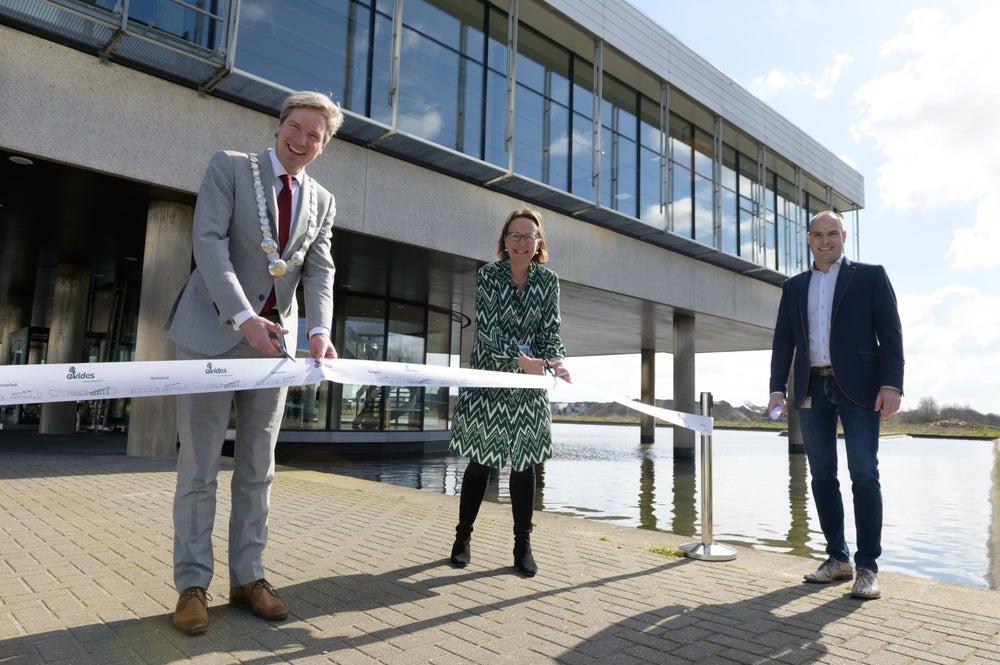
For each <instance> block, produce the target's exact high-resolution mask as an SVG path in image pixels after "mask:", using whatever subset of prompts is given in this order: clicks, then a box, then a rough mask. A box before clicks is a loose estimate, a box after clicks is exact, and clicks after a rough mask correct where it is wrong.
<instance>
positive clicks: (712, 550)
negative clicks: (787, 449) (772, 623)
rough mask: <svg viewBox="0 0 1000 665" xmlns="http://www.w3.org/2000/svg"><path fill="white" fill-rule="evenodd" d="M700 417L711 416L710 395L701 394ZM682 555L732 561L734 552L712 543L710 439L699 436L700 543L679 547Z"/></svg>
mask: <svg viewBox="0 0 1000 665" xmlns="http://www.w3.org/2000/svg"><path fill="white" fill-rule="evenodd" d="M701 415H703V416H706V417H707V416H711V415H712V393H702V394H701ZM681 549H682V550H684V553H685V554H686V555H687V556H689V557H691V558H692V559H701V560H702V561H732V560H733V559H735V558H736V550H734V549H733V548H732V547H729V546H728V545H720V544H719V543H713V542H712V437H711V435H705V434H702V435H701V542H700V543H687V544H685V545H681Z"/></svg>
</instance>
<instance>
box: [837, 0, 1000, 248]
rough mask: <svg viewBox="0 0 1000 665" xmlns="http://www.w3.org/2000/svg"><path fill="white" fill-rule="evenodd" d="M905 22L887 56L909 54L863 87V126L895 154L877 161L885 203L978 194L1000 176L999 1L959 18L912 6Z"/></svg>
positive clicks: (859, 128)
mask: <svg viewBox="0 0 1000 665" xmlns="http://www.w3.org/2000/svg"><path fill="white" fill-rule="evenodd" d="M906 23H907V32H906V33H904V34H901V35H898V36H896V37H894V38H892V39H890V40H889V41H888V42H887V43H886V44H885V45H884V46H883V49H882V55H883V57H884V58H891V57H898V56H899V55H903V56H904V57H909V59H907V60H906V61H905V62H904V63H903V64H902V65H901V66H900V67H899V68H897V69H896V70H895V71H892V72H889V73H886V74H881V75H879V76H876V77H875V78H873V79H871V80H870V81H869V82H868V83H866V84H864V85H863V86H861V88H859V89H858V91H857V93H856V94H855V103H856V104H859V105H861V107H862V120H861V121H860V122H859V123H858V124H857V125H856V126H855V127H854V130H855V132H856V133H857V134H858V135H864V136H868V137H869V138H871V139H872V140H873V141H874V144H875V147H876V149H877V150H878V151H879V152H881V153H882V154H883V155H884V157H885V158H886V161H885V162H884V163H883V164H882V166H881V167H879V169H878V186H879V190H880V194H881V199H882V201H883V203H884V204H885V205H886V207H888V208H896V209H898V210H900V211H906V210H908V209H910V208H914V207H916V208H921V207H932V206H942V205H947V204H949V203H959V202H970V201H974V200H976V199H978V198H980V197H983V196H985V195H987V194H989V193H990V192H993V191H995V188H997V186H998V185H997V183H998V181H1000V114H998V113H997V112H996V110H997V108H1000V77H997V76H996V74H995V72H996V69H997V66H998V65H1000V51H998V50H997V49H996V46H995V41H996V26H998V25H1000V7H990V8H986V9H982V10H980V11H978V12H977V13H975V14H973V15H971V16H970V17H969V18H968V19H966V20H964V21H962V22H960V23H958V24H957V25H951V24H950V23H949V21H948V20H947V18H946V17H945V16H944V15H943V14H942V13H941V12H940V11H937V10H921V11H914V12H911V13H910V14H908V15H907V20H906ZM953 260H955V261H956V262H959V263H960V262H961V261H962V259H961V257H959V256H955V257H953Z"/></svg>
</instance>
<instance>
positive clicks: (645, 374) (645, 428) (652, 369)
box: [639, 349, 656, 443]
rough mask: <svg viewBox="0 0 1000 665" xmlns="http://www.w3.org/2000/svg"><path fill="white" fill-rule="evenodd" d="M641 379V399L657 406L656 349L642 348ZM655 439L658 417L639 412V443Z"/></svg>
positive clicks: (644, 402) (650, 441)
mask: <svg viewBox="0 0 1000 665" xmlns="http://www.w3.org/2000/svg"><path fill="white" fill-rule="evenodd" d="M641 381H642V385H641V386H640V388H639V391H640V400H639V401H641V402H642V403H643V404H649V405H650V406H656V349H643V350H642V376H641ZM654 441H656V419H655V418H653V416H650V415H646V414H645V413H641V414H639V443H653V442H654Z"/></svg>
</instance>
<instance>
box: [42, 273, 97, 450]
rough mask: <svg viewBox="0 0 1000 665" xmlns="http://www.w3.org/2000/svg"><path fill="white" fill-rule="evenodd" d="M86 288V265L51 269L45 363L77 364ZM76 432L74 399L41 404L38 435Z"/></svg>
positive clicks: (84, 318)
mask: <svg viewBox="0 0 1000 665" xmlns="http://www.w3.org/2000/svg"><path fill="white" fill-rule="evenodd" d="M89 291H90V268H86V267H84V266H73V265H66V264H62V263H60V264H59V265H57V266H56V270H55V288H54V290H53V295H52V308H51V323H50V324H49V342H48V347H47V349H46V353H45V362H46V363H48V364H50V365H53V364H56V363H78V362H81V361H82V360H83V358H82V356H83V336H84V333H85V332H86V326H87V321H86V316H87V294H88V293H89ZM74 432H76V402H75V401H74V402H48V403H45V404H42V411H41V417H40V419H39V421H38V433H39V434H72V433H74Z"/></svg>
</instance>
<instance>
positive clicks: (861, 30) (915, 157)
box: [567, 0, 1000, 414]
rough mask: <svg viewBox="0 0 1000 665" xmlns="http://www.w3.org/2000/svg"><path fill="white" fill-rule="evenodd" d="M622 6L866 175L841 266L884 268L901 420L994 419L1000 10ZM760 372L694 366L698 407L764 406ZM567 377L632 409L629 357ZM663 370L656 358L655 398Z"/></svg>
mask: <svg viewBox="0 0 1000 665" xmlns="http://www.w3.org/2000/svg"><path fill="white" fill-rule="evenodd" d="M630 2H631V3H632V4H633V5H634V6H635V7H637V8H638V9H639V10H640V11H641V12H643V13H644V14H645V15H646V16H648V17H649V18H651V19H652V20H653V21H655V22H656V23H658V24H659V25H661V26H662V27H663V28H664V29H666V30H667V31H668V32H670V33H671V34H673V35H674V36H675V37H676V38H678V39H679V40H680V41H682V42H683V43H684V44H685V45H687V46H688V47H689V48H691V49H692V50H693V51H695V52H696V53H698V54H699V55H701V56H702V57H703V58H705V59H706V60H708V61H709V62H710V63H712V64H713V65H714V66H715V67H716V68H718V69H719V70H721V71H722V72H723V73H725V74H726V75H728V76H729V77H731V78H732V79H734V80H735V81H736V82H737V83H738V84H739V85H741V86H743V87H744V88H745V89H747V90H748V91H750V92H751V93H753V94H754V95H756V96H757V97H758V98H760V99H761V100H762V101H764V102H765V103H766V104H768V105H769V106H770V107H771V108H773V109H774V110H775V111H777V112H778V113H779V114H781V115H782V116H784V117H785V118H787V119H788V120H789V121H791V122H792V123H793V124H795V125H796V126H798V127H799V128H801V129H802V130H803V131H805V132H806V133H808V134H809V135H811V136H812V137H814V138H815V139H816V140H818V141H819V142H820V143H821V144H822V145H823V146H825V147H826V148H827V149H829V150H830V151H831V152H833V153H834V154H835V155H837V156H839V157H840V158H841V159H843V160H845V161H846V162H847V163H848V164H850V165H851V166H852V167H854V168H855V169H857V170H858V171H859V172H860V173H861V174H862V175H863V176H864V179H865V208H864V210H862V211H861V213H860V228H861V233H860V244H859V245H857V246H856V245H855V243H857V242H858V240H857V239H856V238H853V237H852V234H851V230H850V229H848V238H847V243H846V253H847V255H848V256H849V257H852V258H853V257H855V256H857V257H858V258H859V259H860V260H861V261H863V262H866V263H878V264H882V265H883V266H885V268H886V270H887V271H888V274H889V278H890V281H891V282H892V284H893V287H894V289H895V291H896V296H897V299H898V301H899V309H900V318H901V319H902V322H903V346H904V353H905V356H906V369H905V374H906V376H905V379H904V397H903V403H902V409H903V410H907V409H915V408H917V406H918V405H919V403H920V401H921V400H922V399H924V398H931V399H933V400H934V401H935V403H936V404H937V405H938V406H939V407H942V406H959V407H970V408H972V409H975V410H977V411H980V412H982V413H994V414H998V413H1000V251H998V246H1000V75H998V74H997V72H998V70H1000V48H997V41H998V40H1000V3H997V2H996V1H995V0H948V1H947V3H945V2H942V1H941V0H937V1H936V2H922V1H921V0H879V1H878V2H871V1H870V0H865V1H863V2H862V1H859V0H844V1H843V2H839V3H836V4H835V5H831V4H830V3H828V2H818V1H814V0H796V1H794V2H793V1H791V0H788V1H785V0H706V1H705V2H691V1H690V0H630ZM719 17H725V20H724V21H719V20H718V19H719ZM990 211H993V212H990ZM856 249H857V250H858V253H857V254H856V253H855V250H856ZM570 351H572V350H570ZM570 355H571V356H572V354H570ZM769 360H770V352H769V351H754V352H746V353H719V354H698V355H697V356H696V359H695V366H696V385H695V391H696V392H695V395H696V398H697V395H698V394H700V393H701V392H710V393H712V397H713V400H714V401H716V402H719V401H726V402H729V403H730V404H734V405H741V404H744V403H747V402H749V403H752V404H756V405H763V404H766V403H767V398H768V395H767V381H768V367H769ZM567 365H568V366H569V367H570V369H571V370H572V371H573V378H574V381H576V382H578V383H588V384H593V385H602V386H603V387H604V389H605V390H608V391H615V392H616V393H617V394H620V395H623V396H628V397H632V398H637V397H638V396H639V359H638V356H637V355H636V356H624V357H617V358H614V359H608V358H572V357H571V358H570V359H567ZM671 369H672V358H671V356H670V355H669V354H666V353H661V354H657V358H656V370H657V371H656V383H657V391H656V396H657V397H658V398H662V399H669V398H670V397H671V393H672V390H673V378H672V372H671ZM590 377H594V378H593V379H591V378H590ZM609 377H613V378H609Z"/></svg>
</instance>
